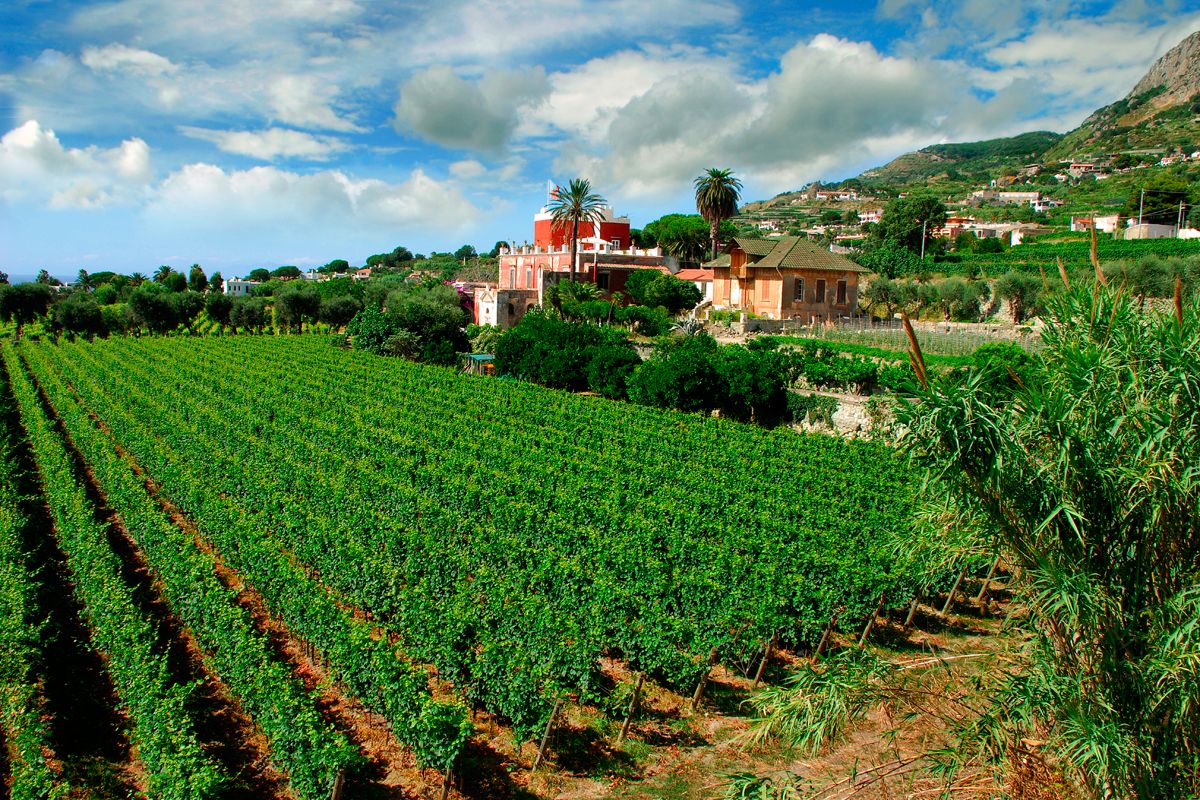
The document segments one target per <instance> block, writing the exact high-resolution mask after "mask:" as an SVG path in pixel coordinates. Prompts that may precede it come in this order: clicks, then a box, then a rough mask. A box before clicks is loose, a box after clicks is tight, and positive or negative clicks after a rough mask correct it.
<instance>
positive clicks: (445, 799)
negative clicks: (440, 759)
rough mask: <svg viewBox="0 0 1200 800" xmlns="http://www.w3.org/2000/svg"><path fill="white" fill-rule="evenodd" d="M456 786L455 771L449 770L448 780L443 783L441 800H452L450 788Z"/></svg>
mask: <svg viewBox="0 0 1200 800" xmlns="http://www.w3.org/2000/svg"><path fill="white" fill-rule="evenodd" d="M453 785H454V771H453V770H450V769H447V770H446V778H445V780H443V781H442V797H441V800H450V787H451V786H453Z"/></svg>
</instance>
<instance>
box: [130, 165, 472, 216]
mask: <svg viewBox="0 0 1200 800" xmlns="http://www.w3.org/2000/svg"><path fill="white" fill-rule="evenodd" d="M146 213H147V215H148V217H149V218H150V219H151V220H153V221H155V222H156V223H161V224H163V225H165V226H167V227H169V228H170V229H174V230H193V231H194V230H220V231H244V230H248V229H249V230H254V229H258V228H261V227H262V226H270V227H271V228H272V230H273V231H274V232H276V233H278V231H279V229H284V230H291V231H310V230H312V229H313V228H314V227H325V228H328V229H336V228H341V227H354V228H365V229H376V230H378V229H380V228H383V229H396V228H402V227H405V226H417V225H419V226H423V227H426V228H429V229H433V230H438V231H455V230H459V229H461V228H462V227H463V226H465V225H469V224H470V223H472V222H473V221H475V220H476V219H477V218H478V216H479V210H478V209H477V208H476V207H475V206H474V205H472V204H471V202H470V201H469V200H467V199H466V198H465V197H464V196H463V195H462V193H461V192H460V191H459V190H458V188H457V187H456V186H455V185H454V184H452V183H445V182H439V181H436V180H434V179H433V178H430V177H429V176H428V175H426V174H425V173H424V172H423V171H422V170H419V169H417V170H413V172H412V173H410V175H409V176H408V178H407V179H406V180H404V181H402V182H400V183H388V182H385V181H381V180H377V179H366V180H361V179H356V178H353V177H351V176H348V175H346V174H345V173H343V172H341V171H339V170H325V171H322V172H317V173H314V174H308V175H305V174H300V173H296V172H291V171H288V170H282V169H278V168H277V167H254V168H252V169H248V170H231V171H227V170H225V169H222V168H221V167H218V166H215V165H213V164H205V163H196V164H188V165H185V166H183V167H181V168H180V169H178V170H176V171H175V172H173V173H171V174H170V175H168V176H167V177H166V178H165V179H164V180H163V182H162V184H161V186H159V187H158V188H157V190H156V192H155V194H154V198H153V200H152V201H151V203H150V205H149V206H148V207H147V209H146Z"/></svg>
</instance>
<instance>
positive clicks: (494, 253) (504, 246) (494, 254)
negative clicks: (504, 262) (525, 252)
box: [488, 241, 508, 258]
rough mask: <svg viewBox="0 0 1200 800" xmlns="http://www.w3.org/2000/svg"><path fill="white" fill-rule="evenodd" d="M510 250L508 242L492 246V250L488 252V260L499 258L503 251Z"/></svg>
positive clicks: (500, 242)
mask: <svg viewBox="0 0 1200 800" xmlns="http://www.w3.org/2000/svg"><path fill="white" fill-rule="evenodd" d="M507 249H508V242H505V241H499V242H496V243H495V244H494V245H492V249H491V250H489V251H488V258H499V257H500V251H501V250H507Z"/></svg>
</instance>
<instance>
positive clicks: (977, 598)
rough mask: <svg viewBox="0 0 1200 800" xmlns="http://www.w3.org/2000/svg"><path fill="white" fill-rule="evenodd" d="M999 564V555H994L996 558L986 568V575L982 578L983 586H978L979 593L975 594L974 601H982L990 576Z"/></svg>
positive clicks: (994, 572) (990, 579)
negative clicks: (989, 566) (989, 567)
mask: <svg viewBox="0 0 1200 800" xmlns="http://www.w3.org/2000/svg"><path fill="white" fill-rule="evenodd" d="M999 566H1000V556H996V560H995V561H993V562H992V568H991V569H989V570H988V574H987V577H986V578H984V579H983V586H980V587H979V594H978V595H976V596H975V602H976V603H982V602H983V596H984V595H985V594H987V590H988V584H989V583H991V582H992V576H993V575H995V574H996V569H997V568H998V567H999Z"/></svg>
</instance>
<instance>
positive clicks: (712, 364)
mask: <svg viewBox="0 0 1200 800" xmlns="http://www.w3.org/2000/svg"><path fill="white" fill-rule="evenodd" d="M716 351H717V341H716V340H715V339H713V338H712V337H711V336H709V335H708V334H700V335H698V336H687V337H684V338H682V339H679V340H678V341H675V342H671V343H670V344H667V345H664V346H663V347H661V348H659V350H658V351H657V352H655V354H654V355H653V356H651V357H650V358H649V360H647V361H645V362H644V363H643V364H642V365H641V366H640V367H638V368H637V369H636V370H635V371H634V373H633V375H632V376H630V378H629V399H630V400H632V401H633V402H635V403H640V404H641V405H647V406H657V407H659V408H675V409H678V410H680V411H711V410H712V409H714V408H719V407H720V406H721V404H722V403H723V402H724V400H725V397H726V388H725V386H724V383H723V381H722V378H721V374H720V373H719V372H718V371H717V366H716V360H717V359H716Z"/></svg>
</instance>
